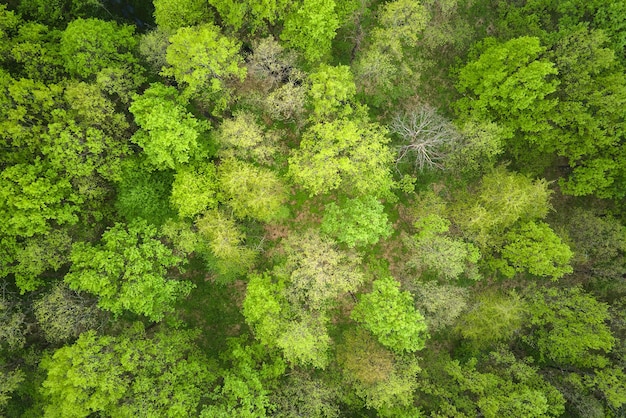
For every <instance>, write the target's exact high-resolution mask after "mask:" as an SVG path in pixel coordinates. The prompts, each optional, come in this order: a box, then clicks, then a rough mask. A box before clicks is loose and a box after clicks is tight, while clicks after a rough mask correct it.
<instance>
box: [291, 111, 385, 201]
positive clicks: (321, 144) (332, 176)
mask: <svg viewBox="0 0 626 418" xmlns="http://www.w3.org/2000/svg"><path fill="white" fill-rule="evenodd" d="M385 134H386V131H385V129H384V128H382V127H381V126H379V125H378V124H375V123H368V122H364V121H352V120H346V119H338V120H334V121H331V122H322V123H317V124H315V125H313V126H311V127H310V128H309V129H308V130H307V131H306V132H305V133H304V135H303V137H302V141H301V143H300V148H298V149H297V150H295V151H294V152H293V154H292V155H291V157H290V158H289V173H290V175H291V177H292V178H293V179H294V180H295V181H296V182H297V183H298V184H300V185H302V186H303V187H304V188H305V189H307V190H308V191H309V192H310V193H311V194H312V195H317V194H321V193H328V192H331V191H333V190H335V189H338V188H341V189H342V190H343V191H346V192H347V193H349V194H351V195H363V194H371V195H373V196H381V195H382V196H384V195H386V194H388V192H389V190H390V188H391V186H392V184H393V180H392V178H391V172H390V170H389V167H390V164H391V161H392V160H393V156H392V154H391V150H390V149H389V148H388V147H387V143H388V142H389V139H388V138H387V137H386V135H385Z"/></svg>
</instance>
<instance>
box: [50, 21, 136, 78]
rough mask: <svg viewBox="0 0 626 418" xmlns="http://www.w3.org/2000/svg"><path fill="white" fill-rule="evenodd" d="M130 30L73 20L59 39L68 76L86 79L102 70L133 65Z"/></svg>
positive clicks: (126, 26)
mask: <svg viewBox="0 0 626 418" xmlns="http://www.w3.org/2000/svg"><path fill="white" fill-rule="evenodd" d="M133 35H134V27H133V26H128V25H122V26H119V25H118V24H117V23H115V22H109V21H106V22H105V21H103V20H99V19H76V20H73V21H72V22H70V23H69V24H68V25H67V28H66V29H65V31H64V32H63V36H62V38H61V56H62V57H63V59H64V62H65V69H66V70H67V71H68V72H69V73H70V74H72V75H76V76H79V77H82V78H88V77H90V76H92V75H94V74H96V73H98V72H99V71H100V70H101V69H103V68H106V67H120V66H125V65H129V64H131V65H132V64H134V63H135V62H136V59H135V58H134V56H133V54H132V51H133V50H134V48H135V47H136V45H137V41H136V39H135V38H134V36H133Z"/></svg>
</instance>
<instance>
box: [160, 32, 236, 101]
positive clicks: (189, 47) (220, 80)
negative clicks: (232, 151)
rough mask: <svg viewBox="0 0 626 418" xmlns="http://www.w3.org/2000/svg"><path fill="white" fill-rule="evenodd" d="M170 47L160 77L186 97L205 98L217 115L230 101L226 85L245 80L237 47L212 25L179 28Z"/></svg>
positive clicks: (171, 40) (172, 37)
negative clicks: (181, 89)
mask: <svg viewBox="0 0 626 418" xmlns="http://www.w3.org/2000/svg"><path fill="white" fill-rule="evenodd" d="M170 43H171V44H170V46H169V47H168V48H167V56H166V60H167V64H168V65H169V66H168V67H166V68H164V69H163V71H162V73H161V74H162V75H165V76H173V77H174V78H175V79H176V81H177V82H178V83H179V84H180V85H181V86H184V87H186V88H187V91H186V93H185V94H186V95H187V96H197V95H201V96H207V97H208V98H209V99H210V100H211V101H212V103H213V104H214V106H215V110H216V111H221V110H223V109H224V108H225V107H226V105H227V103H228V100H229V93H228V87H227V82H228V81H231V80H243V79H244V78H245V76H246V69H245V68H244V67H242V66H241V62H242V60H241V57H240V56H239V48H240V44H239V43H238V42H236V41H235V40H233V39H230V38H227V37H226V36H224V35H222V34H221V33H220V30H219V28H217V27H216V26H214V25H213V24H211V23H206V24H204V25H200V26H194V27H183V28H180V29H179V30H178V31H177V32H176V33H175V34H174V35H172V36H171V37H170Z"/></svg>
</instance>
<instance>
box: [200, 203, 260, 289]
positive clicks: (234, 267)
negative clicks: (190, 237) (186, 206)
mask: <svg viewBox="0 0 626 418" xmlns="http://www.w3.org/2000/svg"><path fill="white" fill-rule="evenodd" d="M196 226H197V227H198V233H199V234H200V236H201V238H203V240H201V243H200V247H201V248H200V252H201V253H202V252H203V251H202V247H203V246H205V247H207V249H208V250H209V255H212V256H214V257H215V258H216V259H217V262H216V263H215V266H214V267H215V268H216V269H217V272H218V273H219V274H220V276H222V280H229V279H231V278H233V277H236V276H237V275H240V274H244V273H246V272H247V271H248V270H249V269H250V267H252V265H253V264H254V259H255V257H256V251H255V250H254V249H252V248H248V247H246V246H245V245H244V243H245V239H246V235H245V233H243V232H242V231H241V230H240V229H239V228H238V226H237V224H236V222H235V220H234V219H232V218H229V217H227V216H225V215H224V214H223V213H222V212H220V211H217V210H210V211H207V212H205V213H204V215H203V216H202V217H201V218H199V219H198V220H197V221H196ZM202 241H204V242H202ZM203 255H207V254H203Z"/></svg>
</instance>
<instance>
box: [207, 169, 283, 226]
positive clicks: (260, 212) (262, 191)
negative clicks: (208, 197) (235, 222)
mask: <svg viewBox="0 0 626 418" xmlns="http://www.w3.org/2000/svg"><path fill="white" fill-rule="evenodd" d="M218 177H219V183H220V189H221V192H222V195H223V197H222V198H221V199H220V200H222V201H223V202H224V203H226V204H228V205H229V206H230V207H231V208H232V209H233V211H234V213H235V215H236V216H237V217H239V218H246V217H250V218H253V219H257V220H259V221H262V222H271V221H273V220H276V219H279V218H281V217H282V216H283V214H284V209H283V203H284V202H285V200H286V199H287V189H286V187H285V186H284V184H283V182H282V181H281V179H280V178H279V177H278V176H277V175H276V174H275V173H274V172H273V171H271V170H268V169H266V168H259V167H256V166H254V165H252V164H249V163H245V162H243V161H238V160H235V159H232V158H231V159H228V160H225V161H222V163H221V164H220V166H219V171H218Z"/></svg>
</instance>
